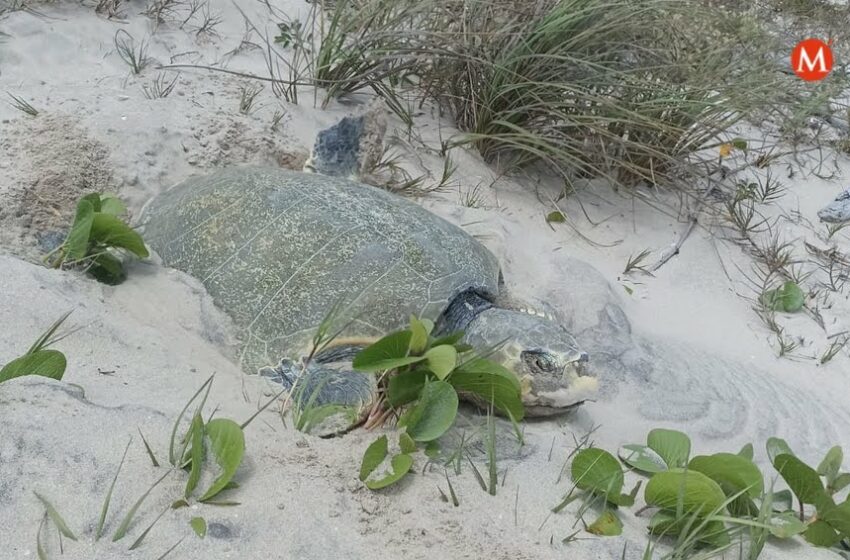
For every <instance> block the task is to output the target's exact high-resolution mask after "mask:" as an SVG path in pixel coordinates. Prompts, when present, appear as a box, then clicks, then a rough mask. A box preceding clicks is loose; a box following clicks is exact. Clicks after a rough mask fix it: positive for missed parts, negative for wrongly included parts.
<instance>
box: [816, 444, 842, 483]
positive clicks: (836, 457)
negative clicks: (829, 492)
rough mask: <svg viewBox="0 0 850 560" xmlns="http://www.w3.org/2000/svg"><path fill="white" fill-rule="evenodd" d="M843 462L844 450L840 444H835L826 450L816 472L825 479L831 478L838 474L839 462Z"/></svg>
mask: <svg viewBox="0 0 850 560" xmlns="http://www.w3.org/2000/svg"><path fill="white" fill-rule="evenodd" d="M843 462H844V452H843V451H842V450H841V446H840V445H836V446H835V447H833V448H832V449H830V450H829V451H827V452H826V456H825V457H824V458H823V461H821V462H820V465H818V474H819V475H821V476H825V477H826V478H827V480H832V479H834V478H835V477H836V476H838V471H839V470H841V463H843Z"/></svg>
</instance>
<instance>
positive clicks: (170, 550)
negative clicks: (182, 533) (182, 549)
mask: <svg viewBox="0 0 850 560" xmlns="http://www.w3.org/2000/svg"><path fill="white" fill-rule="evenodd" d="M185 539H186V537H183V538H182V539H180V540H179V541H177V542H176V543H174V545H173V546H172V547H171V548H169V549H168V550H166V551H165V552H164V553H163V554H162V556H158V557H157V559H156V560H165V558H166V557H167V556H168V555H169V554H171V553H172V552H174V550H175V549H176V548H177V547H178V546H180V544H181V543H182V542H183V541H184V540H185Z"/></svg>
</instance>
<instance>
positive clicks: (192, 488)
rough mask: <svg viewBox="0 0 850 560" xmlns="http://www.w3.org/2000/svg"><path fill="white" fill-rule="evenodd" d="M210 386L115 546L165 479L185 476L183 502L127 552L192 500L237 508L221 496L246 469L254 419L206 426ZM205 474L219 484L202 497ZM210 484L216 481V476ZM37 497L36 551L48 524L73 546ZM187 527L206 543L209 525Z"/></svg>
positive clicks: (101, 520) (123, 522)
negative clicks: (247, 432)
mask: <svg viewBox="0 0 850 560" xmlns="http://www.w3.org/2000/svg"><path fill="white" fill-rule="evenodd" d="M212 381H213V378H212V377H210V378H209V379H207V381H206V382H204V384H203V385H201V387H200V388H199V389H198V391H197V392H196V393H195V394H194V395H193V396H192V398H191V399H189V401H188V402H187V403H186V405H185V406H184V407H183V410H182V411H180V414H179V415H178V416H177V419H176V420H175V422H174V426H173V428H172V431H171V439H170V441H169V449H168V458H169V462H170V464H171V466H170V467H167V468H165V469H164V470H165V472H164V473H163V474H162V475H161V476H159V477H158V478H157V479H156V480H155V481H154V482H153V483H152V484H151V485H150V486H149V487H148V488H147V489H146V490H145V491H144V492H143V493H142V495H141V496H140V497H139V498H138V499H136V501H135V502H133V503H132V505H131V506H130V507H129V508H128V509H127V511H126V512H124V513H123V515H120V517H119V518H120V522H119V524H118V526H117V528H116V529H115V531H114V532H113V533H112V536H111V540H112V542H118V541H121V540H122V539H124V538H125V537H126V536H127V535H128V534H129V533H130V531H131V529H132V528H133V525H134V522H135V521H136V518H137V515H138V513H139V510H140V509H141V507H142V505H143V504H144V503H145V501H146V500H147V499H148V497H149V496H150V495H151V493H153V491H154V490H155V489H156V488H157V487H158V486H159V485H160V484H161V483H162V482H163V481H164V480H165V479H166V478H168V477H169V476H172V475H174V474H176V473H178V472H180V471H183V472H184V473H185V476H186V485H185V489H184V492H183V494H182V496H180V498H179V499H178V500H176V501H175V502H173V503H172V504H171V505H169V506H168V507H167V508H166V509H164V510H163V511H161V512H160V513H159V515H157V516H156V517H155V518H154V519H153V521H152V522H151V523H150V524H149V525H147V527H146V528H145V529H144V530H142V531H141V532H140V533H139V536H138V537H136V539H135V540H134V541H133V543H132V544H131V545H130V546H129V550H135V549H136V548H138V547H139V546H141V545H142V543H143V541H144V540H145V538H146V537H147V535H148V534H149V533H150V532H151V531H152V530H153V528H154V527H155V525H156V524H157V522H158V521H159V520H160V519H161V518H162V517H163V516H164V515H165V514H166V513H168V512H169V511H173V510H177V509H180V508H183V507H186V506H189V505H190V502H191V501H192V500H193V499H194V500H197V502H198V503H203V504H209V505H234V504H235V502H231V501H223V500H220V498H219V495H220V494H221V492H223V491H225V490H228V489H231V488H235V487H236V486H237V484H236V483H235V482H234V480H233V478H234V476H235V475H236V471H237V470H238V468H239V466H240V465H241V463H242V459H243V456H244V453H245V436H244V433H243V427H244V426H246V425H247V424H248V423H250V421H251V420H252V419H253V418H252V419H249V420H248V421H247V422H245V423H244V424H243V425H240V424H238V423H237V422H235V421H233V420H230V419H226V418H214V419H211V420H208V421H206V422H205V421H204V420H203V418H202V414H201V413H202V412H203V408H204V405H205V403H206V400H207V397H208V396H209V391H210V388H211V387H212ZM275 398H276V397H275ZM195 402H198V405H197V407H196V409H195V412H194V413H193V414H192V415H191V421H190V422H189V425H188V428H187V429H186V432H185V433H184V434H183V436H182V437H178V435H177V434H178V432H179V430H180V426H181V424H182V423H183V420H184V419H185V418H186V417H187V412H188V410H189V408H190V407H191V406H192V404H193V403H195ZM263 408H265V407H263ZM142 441H143V442H144V445H145V451H146V453H147V454H148V456H149V457H150V459H151V463H152V465H153V467H154V468H155V469H158V470H161V469H160V463H159V461H157V459H156V457H155V455H154V452H153V450H152V449H151V447H150V445H148V443H147V441H146V440H145V438H144V436H142ZM130 443H132V440H131V441H130V442H128V443H127V446H126V447H125V448H124V453H123V455H122V456H121V460H120V462H119V463H118V467H117V469H116V470H115V475H114V476H113V478H112V481H111V483H110V485H109V488H108V489H107V492H106V494H105V496H104V499H103V504H102V506H101V508H100V515H99V517H98V521H97V523H96V524H95V529H94V542H97V541H99V540H100V539H101V537H102V536H103V534H104V528H105V526H106V519H107V517H108V515H109V512H110V506H111V503H112V495H113V491H114V490H115V487H116V483H117V482H118V478H119V476H120V474H121V469H122V467H123V465H124V460H125V459H126V457H127V451H128V450H129V448H130ZM210 457H212V458H213V459H214V460H215V463H216V466H215V467H213V466H212V465H211V464H210V463H211V461H210V460H209V459H210ZM203 472H209V473H210V474H211V475H212V474H213V473H215V478H214V479H213V480H212V481H211V482H210V483H209V484H208V485H207V487H206V488H205V489H204V490H203V491H199V490H198V487H199V483H200V481H201V479H202V473H203ZM209 478H212V476H210V477H209ZM36 497H37V498H38V500H39V501H40V502H41V503H42V504H43V505H44V507H45V519H43V520H42V523H41V524H40V525H39V529H38V532H37V537H36V538H37V543H36V544H37V548H38V549H39V550H42V551H43V549H44V546H43V543H42V542H41V533H42V530H43V527H44V525H45V524H46V520H50V521H52V522H53V524H54V525H55V526H56V528H57V529H58V530H59V532H60V533H61V534H62V535H64V536H65V537H67V538H69V539H71V540H75V541H76V540H78V537H77V535H75V534H74V533H73V532H72V531H71V529H69V527H68V523H67V522H66V521H65V519H63V517H62V516H61V515H60V514H59V512H58V511H57V509H56V508H55V507H54V506H53V504H52V503H51V502H50V501H48V499H47V498H45V497H44V496H43V495H41V494H38V493H36ZM189 525H190V527H191V528H192V530H193V531H194V532H195V534H196V535H198V537H199V538H203V537H204V536H205V535H206V531H207V524H206V521H205V519H204V518H203V517H193V518H192V519H191V520H190V522H189ZM180 542H182V539H181V540H180V541H178V542H177V543H176V544H175V545H174V546H172V547H171V548H170V549H169V550H168V551H167V552H166V554H165V555H163V556H161V557H160V558H164V557H165V556H167V555H168V554H169V553H170V552H171V551H172V550H174V549H175V548H176V547H177V546H178V545H179V544H180ZM40 557H45V558H46V555H42V554H41V553H40Z"/></svg>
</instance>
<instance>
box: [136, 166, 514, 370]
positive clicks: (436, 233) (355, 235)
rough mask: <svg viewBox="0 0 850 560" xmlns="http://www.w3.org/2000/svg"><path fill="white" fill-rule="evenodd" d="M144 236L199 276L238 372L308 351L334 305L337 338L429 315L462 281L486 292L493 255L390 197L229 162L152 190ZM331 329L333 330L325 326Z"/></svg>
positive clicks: (492, 276) (494, 277)
mask: <svg viewBox="0 0 850 560" xmlns="http://www.w3.org/2000/svg"><path fill="white" fill-rule="evenodd" d="M143 225H144V230H143V234H144V238H145V240H146V241H147V242H148V244H149V245H150V246H151V247H152V248H153V249H154V250H155V251H156V252H157V253H158V254H159V256H160V257H161V258H162V261H163V263H164V264H165V265H166V266H170V267H173V268H176V269H178V270H182V271H184V272H187V273H189V274H191V275H192V276H194V277H195V278H197V279H199V280H200V281H201V282H202V283H203V284H204V286H205V287H206V289H207V291H208V292H209V293H210V294H211V295H212V297H213V299H214V300H215V302H216V304H217V305H218V306H219V307H220V308H222V309H223V310H224V311H226V312H227V313H228V314H229V315H230V316H231V317H232V318H233V320H234V322H235V324H236V326H237V328H238V329H239V331H240V332H239V335H240V339H241V343H242V354H241V357H240V361H241V364H242V366H243V368H244V369H245V370H246V371H248V372H250V373H256V371H257V369H258V368H260V367H263V366H267V365H273V364H276V363H277V362H278V361H279V360H280V359H281V358H283V357H293V358H295V357H298V356H300V355H302V354H303V352H304V351H305V350H306V349H308V348H309V345H310V341H311V340H312V338H313V335H314V334H315V332H316V329H317V327H319V325H320V324H321V323H322V320H323V319H324V318H325V317H326V316H327V315H328V313H329V311H330V310H331V309H332V308H333V307H334V305H335V304H336V303H337V302H339V304H340V307H341V309H343V310H344V311H342V312H341V313H340V314H339V315H338V317H337V321H336V325H337V326H344V325H346V324H348V326H347V328H346V329H345V330H344V332H343V333H342V336H368V337H374V336H381V335H383V334H386V333H388V332H390V331H392V330H395V329H398V328H400V327H402V326H403V325H405V324H407V322H408V320H409V316H410V315H411V314H416V315H419V316H422V317H427V318H430V319H432V320H434V319H436V318H437V317H438V316H439V314H440V313H441V312H442V311H443V309H444V308H445V306H446V305H447V303H448V301H449V300H450V299H451V298H452V297H453V296H454V295H455V294H457V293H458V292H460V291H462V290H465V289H467V288H472V287H474V288H478V289H480V290H483V291H485V292H489V293H492V294H494V295H495V294H496V292H497V290H498V279H499V268H498V263H497V261H496V258H495V257H494V256H493V254H492V253H490V252H489V251H488V250H487V249H486V248H485V247H484V246H483V245H481V243H479V242H478V241H477V240H475V239H474V238H473V237H471V236H470V235H468V234H467V233H465V232H464V231H463V230H461V229H460V228H458V227H456V226H454V225H452V224H450V223H449V222H447V221H445V220H443V219H442V218H439V217H437V216H435V215H434V214H432V213H430V212H428V211H427V210H425V209H424V208H422V207H420V206H418V205H416V204H415V203H413V202H411V201H409V200H406V199H404V198H402V197H400V196H398V195H394V194H392V193H389V192H386V191H383V190H381V189H377V188H375V187H371V186H368V185H363V184H360V183H356V182H353V181H348V180H344V179H339V178H333V177H326V176H322V175H315V174H308V173H297V172H292V171H285V170H281V169H271V168H269V169H265V168H230V169H226V170H222V171H218V172H216V173H213V174H212V175H208V176H205V177H196V178H192V179H189V180H187V181H185V182H183V183H181V184H179V185H178V186H176V187H174V188H173V189H171V190H169V191H167V192H165V193H163V194H161V195H159V196H158V197H156V198H155V199H154V200H153V201H152V202H151V203H150V204H149V205H148V207H147V208H146V210H145V212H144V215H143ZM331 331H332V332H335V329H331Z"/></svg>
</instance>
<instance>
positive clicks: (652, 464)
mask: <svg viewBox="0 0 850 560" xmlns="http://www.w3.org/2000/svg"><path fill="white" fill-rule="evenodd" d="M617 455H619V456H620V460H621V461H623V462H624V463H625V464H627V465H628V466H630V467H631V468H633V469H636V470H639V471H641V472H645V473H657V472H663V471H666V470H667V464H666V463H665V462H664V459H662V458H661V457H660V456H659V455H658V453H656V452H655V451H653V450H652V449H650V448H649V447H646V446H645V445H637V444H633V443H631V444H629V445H624V446H623V447H621V448H620V450H619V451H618V452H617Z"/></svg>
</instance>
